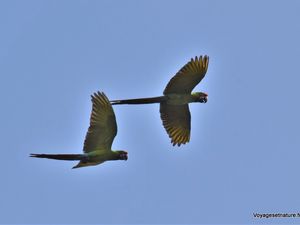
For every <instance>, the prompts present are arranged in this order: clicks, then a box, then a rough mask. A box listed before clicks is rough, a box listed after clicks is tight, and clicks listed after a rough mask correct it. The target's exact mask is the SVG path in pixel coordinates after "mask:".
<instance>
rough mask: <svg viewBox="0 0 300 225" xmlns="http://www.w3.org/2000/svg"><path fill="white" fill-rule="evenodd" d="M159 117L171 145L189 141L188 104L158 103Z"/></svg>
mask: <svg viewBox="0 0 300 225" xmlns="http://www.w3.org/2000/svg"><path fill="white" fill-rule="evenodd" d="M160 117H161V120H162V122H163V125H164V127H165V129H166V131H167V133H168V135H169V137H170V138H171V143H173V146H174V145H176V144H177V145H178V146H180V145H181V144H185V143H187V142H189V141H190V130H191V114H190V110H189V106H188V104H185V105H168V104H166V103H160Z"/></svg>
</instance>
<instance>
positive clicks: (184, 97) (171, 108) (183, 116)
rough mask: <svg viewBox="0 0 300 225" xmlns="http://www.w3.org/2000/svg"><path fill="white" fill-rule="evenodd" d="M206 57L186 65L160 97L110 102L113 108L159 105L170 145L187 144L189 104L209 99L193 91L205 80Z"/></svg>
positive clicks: (189, 116) (189, 117)
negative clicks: (118, 106)
mask: <svg viewBox="0 0 300 225" xmlns="http://www.w3.org/2000/svg"><path fill="white" fill-rule="evenodd" d="M208 62H209V57H208V56H206V55H205V56H203V57H202V56H200V57H199V58H198V57H197V56H196V57H195V58H194V59H193V58H192V59H191V60H190V61H189V62H188V63H187V64H185V65H184V66H183V67H182V68H181V69H180V70H179V71H178V72H177V73H176V74H175V76H173V77H172V79H171V80H170V81H169V83H168V84H167V86H166V88H165V90H164V92H163V96H159V97H153V98H137V99H126V100H113V101H111V104H112V105H120V104H151V103H160V110H159V111H160V117H161V120H162V123H163V126H164V128H165V129H166V131H167V133H168V135H169V137H170V138H171V143H172V144H173V146H174V145H178V146H180V145H181V144H186V143H187V142H189V141H190V132H191V114H190V110H189V106H188V104H189V103H192V102H201V103H206V102H207V97H208V95H207V94H206V93H204V92H194V93H192V90H193V89H194V87H195V86H196V85H197V84H199V83H200V81H201V80H202V79H203V78H204V76H205V74H206V71H207V69H208Z"/></svg>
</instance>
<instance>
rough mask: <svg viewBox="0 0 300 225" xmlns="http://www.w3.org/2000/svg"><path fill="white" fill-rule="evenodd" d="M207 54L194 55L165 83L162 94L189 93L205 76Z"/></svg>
mask: <svg viewBox="0 0 300 225" xmlns="http://www.w3.org/2000/svg"><path fill="white" fill-rule="evenodd" d="M208 61H209V58H208V56H206V55H205V56H204V57H202V56H200V57H199V58H198V57H197V56H196V57H195V59H193V58H192V59H191V61H189V62H188V63H187V64H185V65H184V67H182V68H181V69H180V70H179V71H178V72H177V73H176V75H175V76H174V77H172V79H171V80H170V81H169V83H168V84H167V86H166V88H165V90H164V94H165V95H166V94H189V93H191V92H192V90H193V89H194V87H195V86H196V85H197V84H199V82H200V81H201V80H202V79H203V77H204V76H205V73H206V71H207V68H208Z"/></svg>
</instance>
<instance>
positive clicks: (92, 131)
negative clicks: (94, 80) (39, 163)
mask: <svg viewBox="0 0 300 225" xmlns="http://www.w3.org/2000/svg"><path fill="white" fill-rule="evenodd" d="M91 97H92V102H93V108H92V113H91V118H90V126H89V129H88V132H87V134H86V138H85V141H84V148H83V151H84V153H83V154H30V157H36V158H46V159H56V160H72V161H73V160H76V161H79V163H78V164H77V165H76V166H74V167H73V169H74V168H79V167H85V166H94V165H98V164H101V163H103V162H105V161H111V160H127V152H126V151H123V150H119V151H112V150H111V146H112V142H113V139H114V138H115V136H116V135H117V123H116V118H115V114H114V112H113V109H112V107H111V104H110V102H109V100H108V98H107V97H106V96H105V94H104V93H100V92H98V93H95V94H94V95H92V96H91Z"/></svg>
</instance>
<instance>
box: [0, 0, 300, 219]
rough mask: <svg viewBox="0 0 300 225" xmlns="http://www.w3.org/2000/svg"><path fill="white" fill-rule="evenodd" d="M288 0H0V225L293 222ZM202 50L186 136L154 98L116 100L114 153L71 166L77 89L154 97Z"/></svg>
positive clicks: (77, 137) (84, 122)
mask: <svg viewBox="0 0 300 225" xmlns="http://www.w3.org/2000/svg"><path fill="white" fill-rule="evenodd" d="M299 10H300V2H299V1H295V0H294V1H293V0H290V1H233V0H231V1H229V0H227V1H221V0H219V1H214V0H210V1H192V0H187V1H170V0H169V1H168V0H166V1H158V0H154V1H137V0H136V1H134V0H127V1H108V0H107V1H29V0H28V1H1V2H0V30H1V35H0V102H1V117H0V124H1V126H0V134H1V137H2V138H1V146H2V147H1V149H2V150H1V158H2V160H1V163H0V177H1V185H0V199H1V200H0V212H1V217H0V223H39V224H41V223H48V224H49V223H61V224H66V223H81V224H88V223H105V224H107V223H110V224H114V223H118V224H123V223H197V224H204V223H210V224H214V223H236V224H242V223H243V224H249V223H256V224H258V223H299V222H300V218H280V219H274V218H273V219H257V218H254V217H253V213H300V208H299V205H300V200H299V197H298V196H299V189H300V182H299V169H300V164H299V158H300V139H299V129H300V128H299V127H300V120H299V115H300V107H299V97H300V95H299V83H300V78H299V77H300V76H299V58H300V45H299V40H300V23H299V21H300V14H299ZM204 54H207V55H209V56H210V64H209V69H208V72H207V75H206V77H205V78H204V80H203V81H202V82H201V83H200V85H198V86H197V87H196V88H195V91H204V92H206V93H208V95H209V99H208V103H207V104H192V105H190V110H191V114H192V131H191V141H190V143H189V144H187V145H185V146H182V147H180V148H178V147H173V146H172V145H171V144H170V140H169V138H168V136H167V134H166V133H165V130H164V129H163V127H162V125H161V121H160V116H159V107H158V105H155V104H153V105H137V106H126V105H124V106H116V107H115V113H116V117H117V123H118V135H117V137H116V139H115V141H114V143H113V149H125V150H127V151H128V153H129V159H128V161H126V162H124V161H116V162H107V163H104V164H103V165H100V166H97V167H90V168H82V169H78V170H71V167H72V166H74V165H75V162H62V161H54V160H44V159H33V158H29V157H28V155H29V154H30V153H80V152H81V151H82V145H83V141H84V137H85V133H86V131H87V128H88V124H89V116H90V111H91V102H90V95H91V94H92V93H93V92H95V91H98V90H100V91H104V92H105V93H106V94H107V96H108V97H109V98H110V99H126V98H138V97H152V96H159V95H161V94H162V92H163V89H164V87H165V85H166V84H167V82H168V81H169V79H170V78H171V77H172V76H173V75H174V74H175V73H176V72H177V71H178V70H179V69H180V68H181V67H182V66H183V65H184V64H185V63H186V62H188V61H189V60H190V58H191V57H194V56H196V55H198V56H199V55H204Z"/></svg>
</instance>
